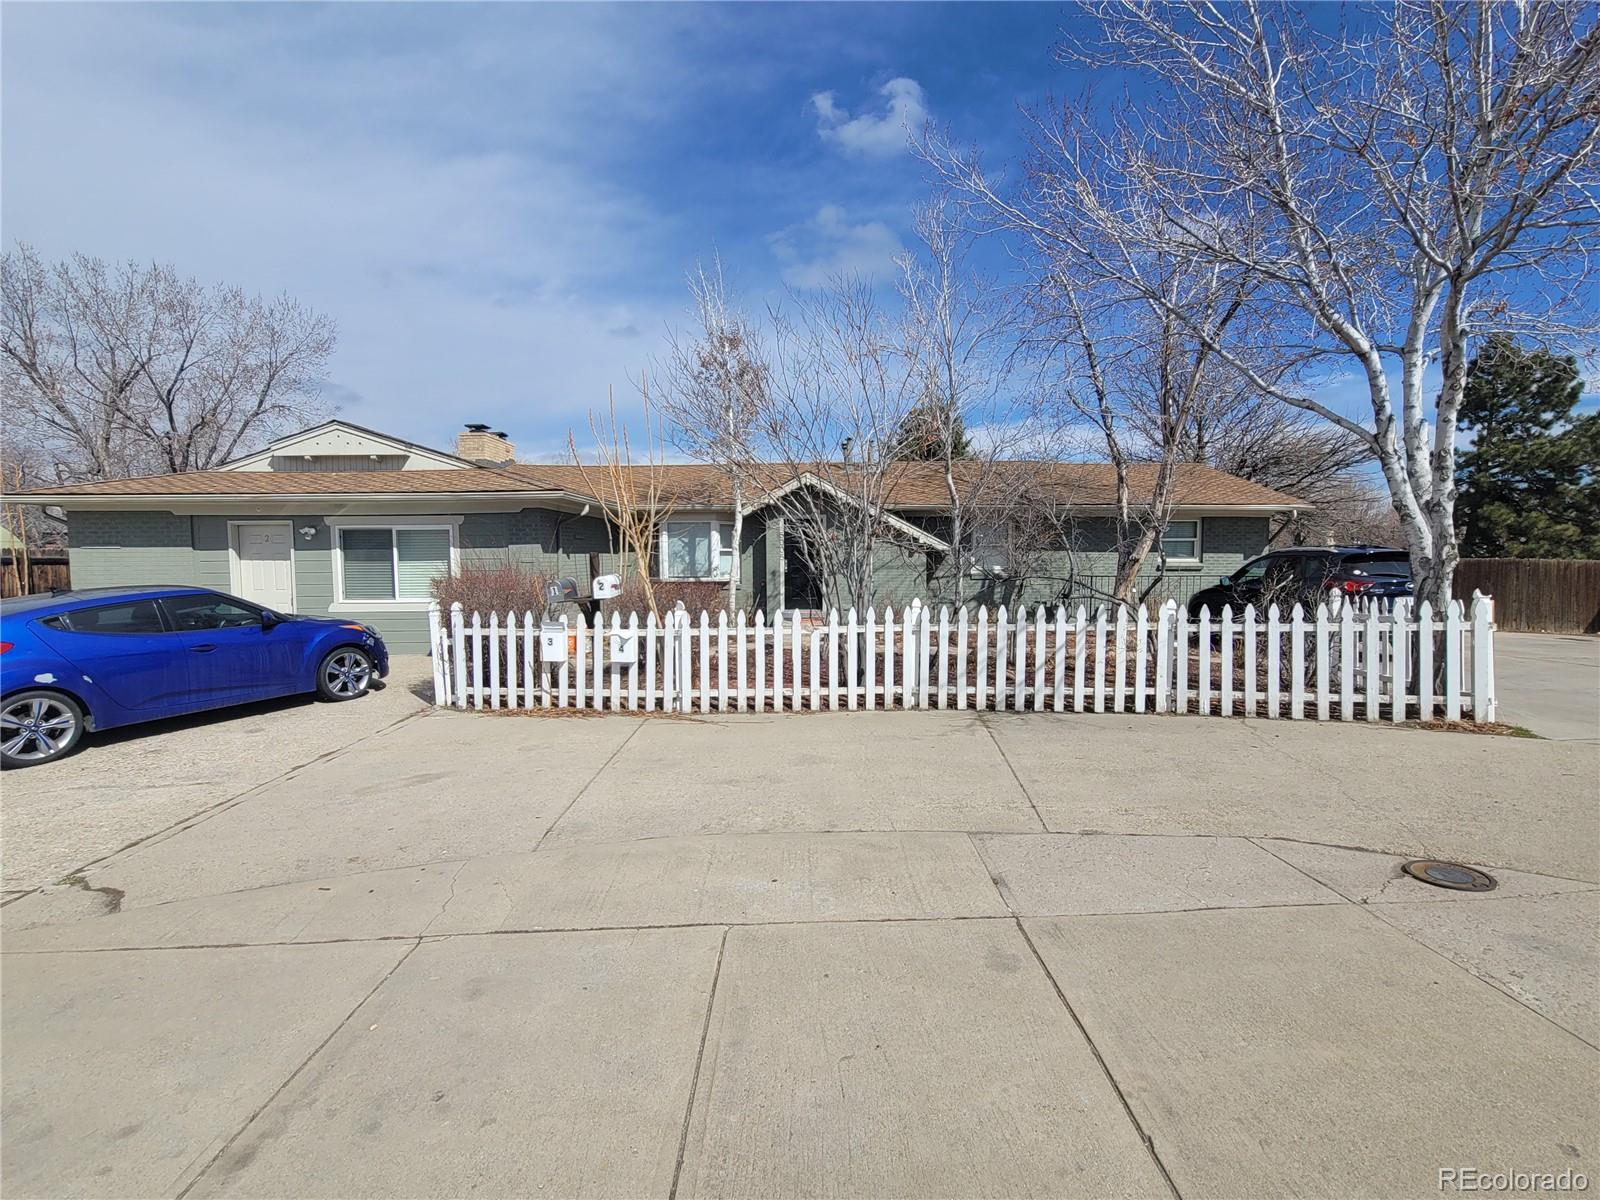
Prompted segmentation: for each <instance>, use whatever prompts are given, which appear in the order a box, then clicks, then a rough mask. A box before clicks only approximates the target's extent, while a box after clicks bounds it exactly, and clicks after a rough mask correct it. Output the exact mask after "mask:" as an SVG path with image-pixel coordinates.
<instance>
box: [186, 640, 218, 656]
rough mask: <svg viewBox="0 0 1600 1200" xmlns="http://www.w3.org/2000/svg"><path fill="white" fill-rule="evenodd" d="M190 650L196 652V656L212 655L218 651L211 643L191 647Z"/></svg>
mask: <svg viewBox="0 0 1600 1200" xmlns="http://www.w3.org/2000/svg"><path fill="white" fill-rule="evenodd" d="M189 649H190V650H192V651H194V652H195V653H196V654H210V653H211V652H212V651H213V650H215V649H216V647H215V646H213V645H212V644H211V643H210V642H207V643H206V644H205V645H203V646H190V647H189Z"/></svg>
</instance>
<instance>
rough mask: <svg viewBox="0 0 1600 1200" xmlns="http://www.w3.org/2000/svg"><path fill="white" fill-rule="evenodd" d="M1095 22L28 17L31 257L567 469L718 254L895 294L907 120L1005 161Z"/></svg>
mask: <svg viewBox="0 0 1600 1200" xmlns="http://www.w3.org/2000/svg"><path fill="white" fill-rule="evenodd" d="M1083 20H1084V18H1083V17H1082V16H1081V15H1079V14H1078V13H1077V12H1076V11H1075V10H1073V9H1071V8H1068V7H1065V6H1062V5H1058V4H849V5H835V4H820V3H819V4H803V5H789V4H768V5H756V4H737V5H736V4H725V5H706V6H700V5H679V4H636V5H626V6H624V5H583V4H469V3H461V4H423V3H419V4H386V3H372V4H340V5H318V4H294V3H273V4H246V5H231V4H180V5H164V4H116V5H99V4H38V3H6V4H5V5H4V7H3V9H0V35H3V38H0V54H3V62H0V67H3V85H0V86H3V96H0V99H3V117H0V119H3V128H0V139H3V141H0V146H3V150H0V217H3V226H4V228H3V234H4V239H5V241H6V242H7V243H8V244H9V243H12V242H14V241H19V240H20V241H27V242H31V243H33V244H34V245H35V246H37V247H38V248H39V250H40V251H41V252H43V253H44V254H45V255H47V256H50V257H60V256H64V255H66V254H69V253H71V252H73V251H82V252H84V253H88V254H92V255H97V256H100V257H103V258H107V259H119V258H137V259H143V260H151V259H154V260H160V261H165V262H170V263H173V264H175V265H176V266H177V267H178V268H179V269H181V270H182V271H184V272H187V273H189V274H192V275H194V276H196V277H197V278H199V279H202V280H205V281H208V282H227V283H232V284H237V285H240V286H242V287H244V288H246V289H249V290H252V291H258V292H262V293H268V294H272V293H278V292H287V293H289V294H291V295H294V296H295V297H297V298H298V299H300V300H301V301H302V302H304V303H306V304H308V305H311V306H312V307H315V308H317V309H319V310H320V311H322V312H325V313H327V314H328V315H330V316H332V317H333V318H334V319H335V320H336V321H337V322H338V324H339V329H340V340H339V348H338V351H337V353H336V355H335V357H334V359H333V362H332V364H331V370H330V374H329V379H328V384H327V394H328V396H329V397H330V399H331V400H332V401H333V402H334V403H336V404H337V405H338V408H339V412H340V415H341V416H344V417H346V418H348V419H350V420H353V421H357V422H360V423H362V424H367V425H372V426H375V427H378V428H381V429H385V430H389V431H392V432H394V433H397V434H400V435H402V436H405V437H409V438H413V439H415V440H418V441H422V442H426V443H431V444H435V445H440V446H449V445H450V444H451V442H452V439H453V437H454V434H455V432H456V430H457V429H459V428H460V426H461V424H462V423H463V422H465V421H475V420H481V421H485V422H488V423H489V424H491V425H492V426H494V427H496V428H503V429H506V430H508V431H510V433H511V434H512V436H513V438H514V440H515V441H516V443H517V445H518V447H519V450H520V451H521V452H522V453H523V454H524V455H528V456H549V455H555V454H560V453H562V452H563V450H564V447H565V443H566V436H567V431H568V430H569V429H572V430H576V431H577V432H578V434H579V435H580V437H579V441H580V445H583V444H585V443H586V441H587V432H586V414H587V412H588V411H589V410H590V409H591V408H594V407H601V406H603V405H604V404H605V402H606V392H607V388H608V387H614V388H615V389H616V390H617V394H618V398H619V401H621V402H623V403H632V402H633V400H634V391H633V384H632V381H633V380H634V379H636V378H637V377H638V375H639V373H640V371H641V370H642V369H643V368H644V367H646V366H647V364H648V363H649V361H650V359H651V357H652V356H653V355H656V354H658V353H659V352H660V350H661V346H662V340H663V335H664V331H665V330H666V329H667V328H668V326H669V325H673V324H678V323H680V322H682V320H683V319H684V317H685V290H684V278H685V275H686V273H687V272H688V271H689V270H691V269H692V268H693V267H694V266H695V264H696V263H697V262H700V261H706V260H708V259H709V258H710V256H711V255H712V254H713V253H717V254H720V256H721V258H722V261H723V263H724V265H725V268H726V270H727V273H728V275H729V276H730V278H731V279H732V281H733V283H734V285H735V286H736V287H737V288H738V289H739V290H740V291H741V292H742V293H743V295H744V296H745V297H746V298H747V300H749V301H751V302H752V303H753V304H755V305H760V304H763V303H767V302H772V301H777V300H779V299H781V297H782V293H783V289H784V287H785V286H796V287H805V286H809V285H814V284H816V283H819V282H822V281H823V280H824V279H825V277H826V276H827V275H828V274H829V273H830V272H833V271H846V272H858V273H862V274H866V275H869V276H877V277H879V278H882V279H885V280H887V278H888V275H889V268H890V263H891V259H892V258H893V256H894V255H895V253H897V252H898V251H899V250H900V249H901V248H902V247H903V245H905V244H906V243H907V242H908V241H909V237H910V234H909V225H910V220H911V209H912V205H913V204H914V203H916V202H917V201H918V200H920V199H922V198H924V197H925V196H926V195H927V194H928V188H927V180H926V178H925V168H924V167H923V166H922V165H921V164H920V163H919V162H918V161H917V160H916V159H914V158H913V157H912V156H911V155H910V154H909V153H908V151H907V150H906V147H905V144H904V135H903V132H902V130H903V124H904V123H905V122H907V121H909V122H910V123H911V124H912V125H919V124H920V122H921V121H922V119H923V118H924V117H928V118H931V119H933V120H934V121H936V122H938V123H940V124H941V125H944V126H946V127H947V128H948V129H949V130H950V132H951V133H952V135H953V136H954V138H955V139H956V140H958V141H961V142H964V143H972V144H978V145H981V146H983V147H984V152H985V161H986V164H987V165H988V166H989V167H990V168H991V169H993V168H994V167H996V166H998V165H1003V164H1005V163H1006V162H1007V161H1008V160H1011V159H1013V158H1014V156H1015V155H1016V154H1017V152H1018V150H1019V143H1018V140H1017V139H1018V134H1019V132H1020V129H1021V120H1020V118H1019V113H1018V109H1019V106H1024V105H1034V104H1037V103H1039V102H1041V101H1043V100H1045V99H1046V98H1047V97H1048V96H1049V95H1051V94H1052V93H1054V94H1056V95H1068V96H1071V95H1077V94H1078V93H1080V92H1081V91H1082V89H1083V88H1084V87H1085V86H1086V84H1088V83H1089V82H1090V81H1089V80H1087V79H1086V78H1085V77H1083V76H1082V75H1080V74H1074V73H1072V72H1070V71H1069V70H1068V69H1066V68H1064V67H1062V66H1060V65H1059V64H1057V63H1055V62H1054V61H1053V58H1052V49H1053V47H1054V45H1055V44H1056V43H1057V41H1058V40H1059V38H1060V37H1061V34H1062V30H1063V27H1064V26H1066V25H1069V24H1071V23H1077V22H1082V21H1083ZM1119 82H1120V81H1118V80H1106V79H1101V80H1096V81H1094V83H1095V85H1096V88H1097V90H1098V91H1099V92H1100V93H1101V94H1106V93H1107V92H1108V91H1112V90H1115V88H1116V87H1117V85H1118V83H1119ZM987 253H988V254H989V255H990V256H991V261H993V262H995V263H997V264H999V263H1003V257H1002V255H1001V254H1000V252H999V248H998V247H990V248H989V250H988V252H987ZM1365 391H1366V389H1365V386H1364V383H1363V382H1362V380H1361V379H1360V378H1358V377H1357V376H1356V375H1354V374H1350V375H1348V376H1346V377H1345V378H1344V379H1334V380H1332V381H1331V382H1330V383H1329V384H1328V385H1327V386H1326V388H1325V389H1323V390H1322V392H1321V395H1322V398H1323V399H1324V400H1326V401H1328V402H1330V403H1333V404H1335V405H1336V406H1337V407H1339V408H1341V409H1343V410H1344V411H1346V412H1349V413H1350V414H1352V415H1357V416H1364V417H1369V416H1370V408H1369V407H1368V405H1367V401H1366V395H1365ZM1593 402H1594V397H1593V395H1592V394H1591V396H1590V397H1589V398H1588V399H1587V401H1586V405H1585V407H1588V406H1589V405H1592V404H1593Z"/></svg>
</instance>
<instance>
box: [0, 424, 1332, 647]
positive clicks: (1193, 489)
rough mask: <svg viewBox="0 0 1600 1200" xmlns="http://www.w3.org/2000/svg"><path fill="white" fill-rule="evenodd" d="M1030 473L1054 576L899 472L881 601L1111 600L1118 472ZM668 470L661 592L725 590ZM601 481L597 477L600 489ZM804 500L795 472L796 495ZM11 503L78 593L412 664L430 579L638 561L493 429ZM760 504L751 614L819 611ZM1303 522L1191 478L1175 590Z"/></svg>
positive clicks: (715, 526) (568, 477)
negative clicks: (122, 598) (247, 606)
mask: <svg viewBox="0 0 1600 1200" xmlns="http://www.w3.org/2000/svg"><path fill="white" fill-rule="evenodd" d="M636 469H638V470H645V469H646V468H636ZM1028 469H1030V470H1033V471H1037V472H1038V473H1039V478H1040V481H1041V483H1040V486H1041V487H1042V488H1043V489H1044V490H1045V491H1047V492H1048V493H1049V494H1050V495H1052V496H1053V497H1055V498H1056V499H1057V500H1059V501H1060V502H1061V504H1062V505H1063V506H1065V507H1066V508H1069V509H1070V511H1071V512H1072V513H1073V514H1074V516H1073V531H1074V532H1073V539H1072V546H1071V547H1070V548H1067V547H1063V548H1062V549H1060V550H1059V551H1056V552H1053V553H1052V554H1051V555H1049V556H1048V557H1049V558H1050V559H1051V560H1053V561H1052V563H1051V565H1049V566H1048V567H1047V568H1046V569H1043V570H1039V571H1038V572H1036V574H1035V577H1033V578H1028V579H1014V578H1007V577H1006V576H1005V573H1004V572H1002V571H996V570H994V569H992V568H988V567H984V566H982V565H981V563H982V561H983V559H982V555H981V554H979V555H977V556H976V557H974V555H973V554H972V553H970V552H969V554H967V555H961V556H953V555H951V554H950V546H949V544H948V543H947V541H945V540H944V538H946V537H948V536H949V532H948V519H947V512H948V504H947V501H946V499H945V497H946V490H945V483H944V478H943V475H942V473H941V470H940V468H939V466H938V464H934V463H922V462H908V463H905V464H903V469H902V468H901V466H899V465H897V466H896V468H895V472H894V476H893V479H892V481H891V484H890V487H889V493H888V496H889V502H888V505H887V507H888V509H889V511H890V513H891V515H890V517H889V519H888V524H889V525H890V526H891V527H892V528H890V529H889V530H888V531H887V534H886V537H885V539H884V543H883V546H884V548H883V549H882V550H881V551H880V553H879V557H878V559H877V560H876V563H875V580H876V585H877V588H878V591H879V593H880V595H879V597H878V602H879V603H890V604H895V605H900V604H903V603H905V602H907V601H909V600H910V599H911V598H913V597H922V598H924V599H927V600H929V601H931V602H934V603H938V602H940V601H941V600H947V599H948V598H949V588H948V578H947V576H946V575H945V572H947V571H948V570H950V569H951V565H952V564H955V563H958V562H962V563H965V564H966V565H965V569H966V570H967V571H968V573H969V575H968V578H969V581H970V584H969V586H967V587H966V588H965V594H966V597H967V598H968V599H969V600H970V601H974V602H986V603H995V602H1004V603H1013V604H1014V603H1016V602H1017V601H1019V600H1023V601H1026V602H1028V603H1034V602H1047V603H1048V602H1052V601H1056V600H1063V599H1068V598H1069V597H1070V598H1071V599H1073V600H1075V601H1077V600H1082V601H1087V602H1090V603H1093V602H1094V600H1095V599H1097V598H1099V599H1103V590H1102V589H1104V588H1106V587H1108V586H1109V583H1110V576H1111V573H1112V571H1113V570H1114V567H1115V555H1114V553H1112V546H1113V541H1112V537H1111V529H1112V526H1111V522H1110V520H1109V518H1108V516H1107V514H1108V513H1109V512H1110V506H1111V504H1112V501H1113V497H1114V491H1113V484H1114V479H1113V474H1112V470H1111V468H1110V467H1109V466H1107V465H1104V464H1094V463H1072V464H1029V465H1028ZM656 470H657V471H659V475H658V476H657V479H656V482H657V485H658V488H659V494H660V497H661V501H662V503H663V505H664V506H665V505H667V504H670V506H671V511H670V514H669V515H668V517H667V519H666V520H665V521H663V522H662V527H661V529H660V531H659V542H660V544H659V548H658V551H657V554H656V559H657V561H656V562H655V563H654V564H653V576H654V577H659V578H663V579H668V580H691V579H692V580H715V579H718V578H722V579H726V578H727V576H728V573H729V570H730V563H731V558H732V555H733V553H734V547H733V546H732V545H731V540H732V538H731V534H732V520H733V511H732V499H731V494H730V489H729V486H728V484H727V482H726V480H725V478H724V477H723V476H722V474H721V473H720V472H718V471H717V470H715V469H713V468H710V467H704V466H693V465H669V466H664V467H660V468H656ZM598 477H599V475H598V472H597V471H596V470H594V469H591V470H590V471H589V472H588V475H587V478H588V479H589V480H594V479H597V478H598ZM804 480H805V477H804V476H800V477H799V481H800V482H802V483H803V482H804ZM1150 480H1151V476H1150V474H1149V469H1139V470H1137V471H1136V472H1135V476H1134V485H1135V488H1138V487H1140V486H1142V487H1144V488H1146V489H1148V488H1149V487H1150ZM795 483H796V476H795V475H794V473H792V472H791V473H790V476H789V482H788V486H794V485H795ZM11 499H12V500H13V501H14V502H25V503H37V504H47V505H51V506H55V507H59V508H60V509H62V510H64V511H65V513H66V517H67V527H68V539H69V545H70V556H71V572H72V583H73V586H74V587H96V586H102V585H114V584H137V583H150V584H155V583H176V584H195V585H199V586H204V587H212V588H216V589H218V590H220V591H225V592H231V593H234V594H236V595H239V596H243V597H245V598H246V599H249V600H254V601H256V602H258V603H261V604H263V605H266V606H268V607H271V608H277V609H282V610H285V611H295V612H302V613H308V614H316V615H339V616H347V617H349V618H351V619H352V620H359V621H364V622H367V623H369V624H371V625H373V626H374V627H376V628H377V629H378V630H379V631H380V632H381V633H382V634H383V635H384V637H385V638H386V639H387V640H388V641H389V642H390V644H391V646H392V648H393V649H394V650H396V651H397V652H400V653H407V652H412V653H415V652H420V651H422V650H424V649H425V648H426V647H427V608H428V599H429V591H430V584H431V581H432V580H433V579H434V578H435V577H436V576H438V575H440V574H442V573H444V572H448V571H451V570H453V569H455V568H456V567H457V566H458V565H460V564H463V563H467V562H472V561H479V562H483V561H489V562H511V563H515V564H518V565H521V566H524V567H527V568H529V569H531V570H533V571H536V572H538V573H540V574H542V575H546V576H572V577H574V578H576V579H577V580H578V581H579V583H580V584H586V583H587V581H588V580H589V579H590V578H591V577H592V576H593V575H596V574H605V573H610V572H613V571H617V570H619V569H620V566H621V563H622V556H621V555H619V554H618V553H616V550H615V547H614V545H613V542H612V537H611V531H610V529H609V527H608V525H607V524H606V522H605V520H604V518H603V515H602V505H601V504H600V501H599V498H598V497H597V496H596V495H595V494H594V493H593V490H592V488H591V487H590V485H589V484H588V483H586V476H585V473H584V472H583V471H582V470H580V469H579V468H578V467H576V466H570V465H567V466H556V465H541V464H533V463H518V462H516V461H515V456H514V453H513V449H512V445H511V443H510V442H509V441H507V440H506V438H505V435H503V434H499V433H495V432H491V431H490V430H489V429H488V427H487V426H481V425H473V426H468V427H467V430H466V432H464V433H462V434H461V435H460V437H459V439H458V444H457V447H456V453H455V454H446V453H443V452H441V451H438V450H432V449H429V448H428V447H425V446H418V445H414V444H412V443H410V442H406V441H402V440H401V439H399V438H395V437H390V436H388V435H386V434H382V433H379V432H376V431H374V430H371V429H364V428H362V427H360V426H357V425H352V424H349V423H348V422H344V421H337V420H334V421H327V422H325V423H323V424H321V425H318V426H315V427H314V428H311V429H307V430H303V431H302V432H300V433H297V434H293V435H291V436H289V437H285V438H282V439H280V440H278V441H276V442H274V443H272V444H271V445H269V446H268V447H267V448H266V449H264V450H262V451H260V452H259V453H257V454H253V455H250V456H249V457H246V458H242V459H238V460H236V461H234V462H231V463H228V464H225V465H224V466H222V467H220V468H218V469H216V470H212V471H199V472H193V473H189V474H181V475H151V476H143V477H139V478H133V479H116V480H107V481H104V482H99V483H87V484H76V485H70V486H65V487H56V488H45V489H40V490H37V491H34V492H30V493H28V494H26V495H17V496H13V497H12V498H11ZM746 503H747V511H746V515H745V520H744V523H743V531H742V538H741V545H740V546H739V547H738V553H739V555H740V561H741V588H740V591H741V595H740V603H741V605H742V606H744V607H747V608H751V609H755V608H762V609H766V610H768V611H771V610H775V609H777V608H815V607H817V606H818V605H819V604H820V603H821V598H820V592H821V589H819V587H818V586H817V583H816V581H815V580H814V579H812V578H810V574H809V572H808V571H807V570H806V567H805V556H804V554H802V553H797V551H796V547H795V545H794V535H793V531H790V532H789V533H788V534H787V535H786V533H785V530H784V520H783V517H782V515H781V513H780V511H779V510H778V509H777V508H776V507H775V506H774V504H773V501H772V499H771V496H770V495H766V496H762V495H758V496H755V497H750V498H748V499H747V502H746ZM1304 507H1305V505H1304V504H1303V503H1302V502H1301V501H1298V500H1296V499H1294V498H1293V497H1291V496H1285V495H1283V494H1281V493H1279V492H1275V491H1272V490H1270V489H1268V488H1264V487H1261V486H1258V485H1256V484H1253V483H1250V482H1247V481H1246V480H1243V479H1239V478H1236V477H1235V476H1232V475H1228V474H1225V473H1223V472H1221V471H1216V470H1213V469H1211V468H1209V467H1203V466H1185V467H1183V468H1181V469H1180V475H1179V480H1178V496H1177V508H1176V511H1175V514H1174V517H1173V519H1172V521H1171V523H1170V525H1169V526H1168V528H1167V531H1166V537H1165V539H1164V542H1163V548H1164V550H1165V552H1166V560H1167V568H1166V569H1167V575H1168V577H1169V578H1168V581H1167V582H1168V584H1169V585H1170V586H1171V587H1173V588H1174V589H1175V590H1178V591H1181V590H1182V588H1183V585H1185V584H1187V585H1188V590H1193V587H1195V586H1199V585H1201V584H1203V583H1209V582H1211V581H1213V580H1214V579H1215V578H1216V577H1217V576H1218V575H1220V574H1226V573H1228V572H1230V571H1232V570H1234V569H1235V568H1236V567H1238V566H1239V565H1240V564H1241V563H1243V562H1244V561H1245V560H1246V559H1248V558H1250V557H1252V556H1254V555H1256V554H1258V553H1260V552H1261V551H1262V550H1264V549H1265V548H1266V546H1267V541H1268V536H1269V527H1270V524H1271V521H1272V519H1273V518H1274V517H1277V516H1281V515H1283V514H1285V513H1289V512H1292V511H1294V510H1295V509H1298V508H1304ZM941 534H942V535H943V536H941ZM1097 592H1098V595H1097Z"/></svg>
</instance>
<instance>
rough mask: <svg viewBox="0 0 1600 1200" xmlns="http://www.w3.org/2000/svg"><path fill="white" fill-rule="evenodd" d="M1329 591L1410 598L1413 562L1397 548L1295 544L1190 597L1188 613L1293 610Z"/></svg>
mask: <svg viewBox="0 0 1600 1200" xmlns="http://www.w3.org/2000/svg"><path fill="white" fill-rule="evenodd" d="M1329 592H1339V593H1342V594H1344V595H1347V596H1357V597H1364V598H1367V599H1372V600H1393V599H1395V598H1396V597H1399V596H1410V595H1411V593H1412V586H1411V558H1410V556H1409V555H1408V554H1407V553H1406V552H1405V551H1404V550H1396V549H1395V548H1393V547H1392V546H1293V547H1290V548H1288V549H1284V550H1274V551H1273V552H1272V553H1271V554H1263V555H1262V556H1261V557H1260V558H1255V559H1251V560H1250V561H1249V562H1247V563H1245V565H1244V566H1242V567H1240V568H1239V569H1238V570H1237V571H1235V572H1234V573H1233V574H1232V575H1226V576H1224V577H1223V578H1222V579H1219V580H1218V581H1217V582H1216V584H1215V585H1214V586H1212V587H1208V588H1205V589H1204V590H1203V591H1198V592H1196V593H1195V594H1194V595H1193V596H1191V597H1190V598H1189V615H1190V616H1191V617H1198V616H1199V615H1200V612H1201V610H1202V609H1209V610H1210V611H1211V615H1212V616H1213V617H1216V616H1219V615H1221V613H1222V606H1223V605H1224V604H1229V605H1232V606H1233V611H1234V612H1235V613H1237V612H1240V611H1241V610H1242V609H1243V608H1244V606H1245V605H1246V604H1253V605H1255V607H1256V608H1257V609H1258V610H1260V609H1264V608H1266V607H1267V605H1269V604H1276V605H1277V606H1278V607H1279V608H1280V609H1282V610H1284V611H1288V610H1289V609H1290V608H1291V607H1293V606H1294V605H1295V604H1296V603H1300V604H1304V605H1306V606H1307V607H1309V606H1310V605H1313V604H1316V603H1317V602H1318V601H1320V600H1321V599H1323V598H1324V597H1325V596H1326V595H1327V594H1328V593H1329Z"/></svg>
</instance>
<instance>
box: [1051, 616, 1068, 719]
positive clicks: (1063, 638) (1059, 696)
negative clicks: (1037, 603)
mask: <svg viewBox="0 0 1600 1200" xmlns="http://www.w3.org/2000/svg"><path fill="white" fill-rule="evenodd" d="M1054 666H1055V672H1056V686H1055V693H1054V697H1053V703H1054V706H1055V711H1056V712H1060V711H1061V710H1062V708H1063V707H1064V706H1065V705H1066V699H1067V695H1066V686H1067V607H1066V605H1064V604H1058V605H1056V648H1055V664H1054Z"/></svg>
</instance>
